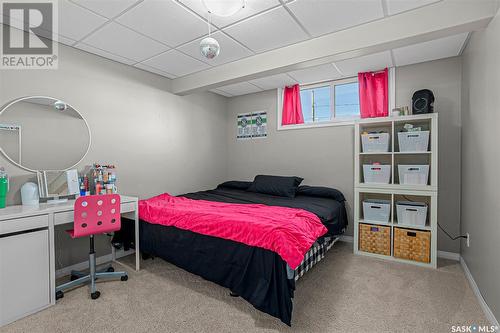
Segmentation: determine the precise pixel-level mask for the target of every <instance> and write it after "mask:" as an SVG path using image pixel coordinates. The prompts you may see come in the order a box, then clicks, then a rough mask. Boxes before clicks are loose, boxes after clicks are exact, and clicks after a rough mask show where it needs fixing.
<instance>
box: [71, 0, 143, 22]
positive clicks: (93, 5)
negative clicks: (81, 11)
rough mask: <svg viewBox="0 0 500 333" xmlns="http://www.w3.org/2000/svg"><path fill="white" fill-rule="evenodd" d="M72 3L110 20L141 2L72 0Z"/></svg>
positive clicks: (130, 0)
mask: <svg viewBox="0 0 500 333" xmlns="http://www.w3.org/2000/svg"><path fill="white" fill-rule="evenodd" d="M71 1H72V2H74V3H76V4H78V5H80V6H83V7H85V8H88V9H90V10H91V11H93V12H95V13H98V14H100V15H102V16H106V17H108V18H112V17H115V16H116V15H118V14H120V13H121V12H123V11H124V10H125V9H127V8H129V7H130V6H132V5H133V4H134V3H136V2H138V1H139V0H71Z"/></svg>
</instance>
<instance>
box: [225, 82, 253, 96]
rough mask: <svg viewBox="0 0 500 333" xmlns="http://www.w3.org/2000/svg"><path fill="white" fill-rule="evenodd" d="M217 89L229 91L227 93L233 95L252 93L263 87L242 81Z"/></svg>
mask: <svg viewBox="0 0 500 333" xmlns="http://www.w3.org/2000/svg"><path fill="white" fill-rule="evenodd" d="M217 90H220V91H222V92H224V93H227V94H229V95H233V96H239V95H245V94H252V93H256V92H259V91H262V89H260V88H258V87H256V86H254V85H253V84H250V83H248V82H240V83H235V84H230V85H228V86H224V87H219V88H217Z"/></svg>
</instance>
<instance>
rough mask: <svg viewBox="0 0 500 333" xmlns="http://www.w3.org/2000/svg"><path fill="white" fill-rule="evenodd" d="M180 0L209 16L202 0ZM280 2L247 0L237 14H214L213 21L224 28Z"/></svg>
mask: <svg viewBox="0 0 500 333" xmlns="http://www.w3.org/2000/svg"><path fill="white" fill-rule="evenodd" d="M180 2H181V3H183V4H184V5H186V6H187V7H189V8H190V9H191V10H193V11H195V12H196V13H198V15H201V17H203V18H206V17H207V13H208V11H207V9H206V8H205V6H204V5H203V3H202V1H201V0H180ZM279 4H280V3H279V1H278V0H247V1H246V2H245V8H243V9H241V10H240V11H239V12H237V13H236V14H234V15H231V16H229V17H221V16H216V15H212V17H211V21H212V23H213V24H214V25H215V26H217V27H219V28H222V27H225V26H227V25H229V24H232V23H234V22H236V21H240V20H242V19H244V18H247V17H249V16H252V15H255V14H257V13H260V12H262V11H265V10H266V9H269V8H272V7H275V6H279Z"/></svg>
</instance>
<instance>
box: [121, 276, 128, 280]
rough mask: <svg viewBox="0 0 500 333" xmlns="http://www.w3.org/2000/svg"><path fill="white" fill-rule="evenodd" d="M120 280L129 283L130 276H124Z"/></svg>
mask: <svg viewBox="0 0 500 333" xmlns="http://www.w3.org/2000/svg"><path fill="white" fill-rule="evenodd" d="M120 280H122V281H127V280H128V275H124V276H122V277H121V278H120Z"/></svg>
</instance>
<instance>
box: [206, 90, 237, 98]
mask: <svg viewBox="0 0 500 333" xmlns="http://www.w3.org/2000/svg"><path fill="white" fill-rule="evenodd" d="M210 91H211V92H213V93H215V94H218V95H222V96H224V97H233V95H231V94H228V93H225V92H223V91H220V90H219V89H212V90H210Z"/></svg>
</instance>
